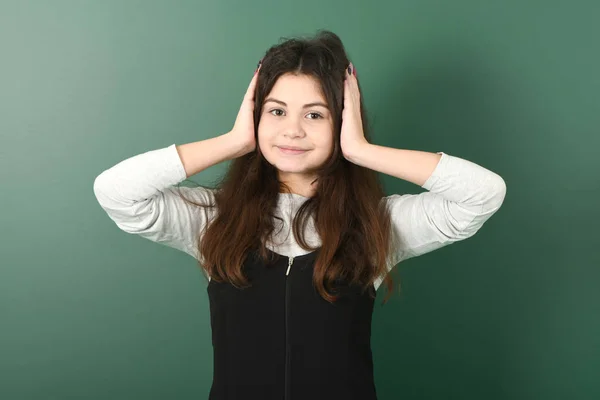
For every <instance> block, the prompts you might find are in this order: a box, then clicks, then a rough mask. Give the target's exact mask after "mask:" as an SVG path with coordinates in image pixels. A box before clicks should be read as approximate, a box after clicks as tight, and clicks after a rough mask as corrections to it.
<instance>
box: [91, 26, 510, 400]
mask: <svg viewBox="0 0 600 400" xmlns="http://www.w3.org/2000/svg"><path fill="white" fill-rule="evenodd" d="M261 62H262V63H259V66H258V68H257V70H256V71H255V73H254V77H253V78H252V81H251V82H250V85H249V87H248V90H247V92H246V94H245V96H244V99H243V102H242V105H241V108H240V110H239V113H238V115H237V119H236V121H235V124H234V127H233V129H232V130H231V131H230V132H227V133H225V134H223V135H220V136H217V137H214V138H210V139H206V140H202V141H198V142H194V143H188V144H183V145H175V144H173V145H171V146H169V147H165V148H162V149H157V150H153V151H149V152H145V153H142V154H139V155H136V156H134V157H131V158H129V159H126V160H124V161H122V162H120V163H118V164H117V165H115V166H113V167H112V168H110V169H108V170H106V171H104V172H102V173H101V174H100V175H99V176H98V177H97V178H96V180H95V182H94V192H95V194H96V197H97V199H98V202H99V203H100V205H101V206H102V208H103V209H104V210H105V211H106V212H107V213H108V215H109V217H110V218H111V219H112V220H113V221H114V222H115V223H116V224H117V226H118V227H119V228H120V229H122V230H123V231H125V232H129V233H134V234H137V235H140V236H142V237H145V238H147V239H150V240H152V241H155V242H158V243H163V244H165V245H168V246H171V247H174V248H177V249H179V250H182V251H185V252H186V253H188V254H190V255H191V256H193V257H194V258H195V259H196V260H198V262H199V264H200V266H201V267H202V268H203V270H204V271H205V273H206V275H207V277H208V279H209V283H208V288H207V292H208V297H209V304H210V322H211V328H212V343H213V348H214V354H213V355H214V368H213V373H214V375H213V383H212V388H211V391H210V397H209V398H210V399H261V400H267V399H281V398H284V399H286V400H290V399H303V400H305V399H314V400H318V399H332V398H333V399H361V400H366V399H376V391H375V385H374V379H373V363H372V357H371V347H370V337H371V336H370V335H371V316H372V311H373V302H374V298H375V296H376V290H377V289H378V287H379V286H380V284H381V283H382V282H384V281H385V282H386V286H387V290H388V296H389V294H390V293H391V291H392V290H393V289H392V286H393V285H392V278H391V275H389V274H388V272H389V271H390V270H391V269H392V268H393V267H394V266H395V265H396V264H398V263H399V262H401V261H403V260H406V259H408V258H411V257H416V256H419V255H422V254H425V253H428V252H431V251H433V250H436V249H439V248H441V247H443V246H446V245H448V244H451V243H454V242H457V241H459V240H464V239H466V238H469V237H471V236H473V235H474V234H475V233H476V232H477V231H478V230H479V229H480V228H481V226H482V225H483V224H484V222H485V221H486V220H487V219H489V218H490V217H491V216H492V215H493V214H494V213H495V212H496V211H497V210H498V209H499V208H500V206H501V204H502V202H503V200H504V196H505V193H506V186H505V183H504V181H503V179H502V178H501V177H500V176H499V175H497V174H496V173H494V172H492V171H489V170H487V169H485V168H483V167H481V166H479V165H477V164H474V163H472V162H470V161H467V160H464V159H461V158H458V157H454V156H450V155H448V154H446V153H443V152H439V153H429V152H423V151H414V150H404V149H394V148H389V147H383V146H378V145H374V144H371V143H370V140H369V127H368V123H367V122H366V115H365V112H364V109H363V103H362V99H361V96H360V90H359V84H358V80H357V76H356V69H355V68H354V66H353V65H352V64H351V63H349V61H348V58H347V56H346V52H345V50H344V47H343V45H342V42H341V41H340V39H339V37H338V36H336V35H335V34H333V33H332V32H328V31H321V32H319V34H318V35H317V36H316V37H314V38H312V39H304V40H301V39H289V40H287V41H285V42H282V43H280V44H278V45H276V46H273V47H272V48H270V49H269V50H268V51H267V53H266V54H265V56H264V58H263V59H262V60H261ZM225 160H232V162H231V165H230V167H229V170H228V171H227V174H226V175H225V177H224V179H223V180H222V181H221V182H220V183H219V184H218V185H217V187H216V188H206V187H202V186H199V187H191V188H190V187H185V186H180V185H179V184H180V183H181V182H183V181H184V180H186V179H187V178H188V177H190V176H192V175H195V174H197V173H199V172H200V171H203V170H204V169H206V168H208V167H210V166H212V165H215V164H217V163H220V162H222V161H225ZM377 172H381V173H385V174H388V175H391V176H394V177H397V178H399V179H404V180H407V181H409V182H413V183H414V184H416V185H419V186H421V187H423V188H425V189H427V191H426V192H423V193H421V194H417V195H415V194H404V195H400V194H393V195H391V196H385V194H384V192H383V189H382V185H381V184H380V182H379V180H378V175H377ZM182 194H185V195H182ZM386 301H387V297H386V299H385V300H384V303H385V302H386Z"/></svg>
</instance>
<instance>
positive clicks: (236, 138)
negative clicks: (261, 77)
mask: <svg viewBox="0 0 600 400" xmlns="http://www.w3.org/2000/svg"><path fill="white" fill-rule="evenodd" d="M261 64H262V61H261V62H259V63H258V68H257V69H256V71H254V76H253V77H252V81H250V85H249V86H248V90H246V94H245V95H244V99H243V101H242V105H241V107H240V110H239V112H238V115H237V118H236V119H235V124H234V126H233V129H232V130H231V131H230V132H229V133H228V137H229V138H230V140H232V141H233V142H234V143H235V145H236V147H237V146H239V148H241V149H242V151H241V153H240V154H241V155H243V154H246V153H249V152H251V151H254V149H255V148H256V140H255V139H254V93H255V91H256V81H257V80H258V72H259V71H260V67H261Z"/></svg>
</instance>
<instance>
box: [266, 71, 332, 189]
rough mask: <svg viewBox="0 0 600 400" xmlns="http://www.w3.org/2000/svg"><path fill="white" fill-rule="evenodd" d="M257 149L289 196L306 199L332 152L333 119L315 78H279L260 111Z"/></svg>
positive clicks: (290, 76) (291, 76)
mask: <svg viewBox="0 0 600 400" xmlns="http://www.w3.org/2000/svg"><path fill="white" fill-rule="evenodd" d="M258 145H259V146H260V151H261V152H262V154H263V155H264V157H265V158H266V160H267V161H268V162H269V163H270V164H272V165H274V166H275V167H276V168H277V170H278V177H279V180H280V181H282V182H285V183H286V184H288V185H289V186H290V187H291V188H292V192H294V193H297V194H301V195H304V196H307V197H310V194H311V193H312V190H313V187H311V182H312V181H313V180H314V179H315V178H316V176H315V173H314V170H315V168H317V167H319V166H321V165H322V164H323V163H324V162H325V161H326V160H327V159H328V158H329V156H330V154H331V152H332V150H333V119H332V116H331V113H330V112H329V110H328V108H327V103H326V101H325V99H324V98H323V95H322V94H321V90H320V86H319V82H318V81H317V80H316V79H315V78H313V77H310V76H307V75H293V74H289V73H288V74H285V75H282V76H280V77H279V79H278V80H277V82H276V83H275V85H274V86H273V89H272V90H271V93H269V95H268V96H267V97H266V99H265V102H264V105H263V108H262V110H261V118H260V123H259V125H258ZM286 147H294V148H298V149H300V150H298V151H291V150H288V151H286V150H285V148H286Z"/></svg>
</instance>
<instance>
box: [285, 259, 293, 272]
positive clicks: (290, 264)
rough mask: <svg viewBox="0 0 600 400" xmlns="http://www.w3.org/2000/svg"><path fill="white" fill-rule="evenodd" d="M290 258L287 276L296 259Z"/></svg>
mask: <svg viewBox="0 0 600 400" xmlns="http://www.w3.org/2000/svg"><path fill="white" fill-rule="evenodd" d="M288 258H289V262H288V269H287V272H286V273H285V274H286V276H287V275H288V274H289V273H290V268H291V267H292V263H293V262H294V257H288Z"/></svg>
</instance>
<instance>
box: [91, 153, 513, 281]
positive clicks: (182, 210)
mask: <svg viewBox="0 0 600 400" xmlns="http://www.w3.org/2000/svg"><path fill="white" fill-rule="evenodd" d="M438 154H441V155H442V157H441V159H440V161H439V163H438V165H437V166H436V168H435V170H434V171H433V173H432V175H431V176H430V177H429V179H428V180H427V181H426V182H425V184H424V185H423V186H422V187H423V188H424V189H426V190H427V191H425V192H422V193H419V194H392V195H390V196H387V197H385V198H384V200H385V201H386V205H387V206H388V207H389V209H390V214H391V218H392V226H393V235H394V237H395V238H396V241H397V243H398V245H397V248H395V251H394V252H393V253H392V254H391V255H390V260H389V263H388V271H389V270H391V269H392V268H393V267H394V266H395V265H396V264H398V263H399V262H401V261H403V260H406V259H409V258H412V257H416V256H419V255H422V254H425V253H428V252H431V251H433V250H436V249H439V248H441V247H443V246H446V245H448V244H451V243H454V242H457V241H460V240H464V239H467V238H469V237H471V236H473V235H474V234H475V233H476V232H477V231H478V230H479V229H480V228H481V226H482V225H483V224H484V222H485V221H487V220H488V219H489V218H490V217H491V216H492V215H493V214H494V213H495V212H496V211H497V210H498V209H499V208H500V206H501V205H502V202H503V201H504V197H505V194H506V185H505V183H504V180H503V179H502V177H500V176H499V175H498V174H496V173H494V172H492V171H490V170H488V169H486V168H484V167H481V166H479V165H477V164H475V163H473V162H471V161H468V160H465V159H462V158H458V157H454V156H451V155H448V154H446V153H444V152H439V153H438ZM185 179H186V173H185V169H184V167H183V163H182V162H181V159H180V157H179V154H178V152H177V149H176V147H175V144H172V145H170V146H168V147H165V148H160V149H156V150H151V151H147V152H145V153H141V154H138V155H135V156H133V157H130V158H128V159H125V160H123V161H121V162H119V163H118V164H116V165H114V166H113V167H111V168H109V169H107V170H105V171H103V172H102V173H101V174H100V175H98V176H97V177H96V179H95V181H94V193H95V195H96V198H97V200H98V203H99V204H100V206H101V207H102V208H103V209H104V210H105V211H106V213H107V214H108V216H109V217H110V218H111V219H112V220H113V221H114V222H115V223H116V225H117V226H118V227H119V228H120V229H121V230H123V231H125V232H128V233H131V234H136V235H139V236H141V237H144V238H146V239H149V240H151V241H153V242H156V243H162V244H164V245H166V246H169V247H172V248H175V249H178V250H181V251H184V252H186V253H187V254H189V255H191V256H192V257H194V258H195V259H196V260H201V255H200V254H198V248H197V244H198V239H199V234H200V232H201V230H202V229H203V227H204V226H205V225H206V224H207V223H208V222H210V220H211V219H212V218H213V217H214V215H215V213H216V210H215V209H214V208H213V209H208V213H207V215H205V213H204V211H203V210H202V209H200V208H199V207H196V206H194V205H190V204H188V203H186V202H185V201H184V200H183V199H181V198H180V197H179V195H178V193H177V190H178V188H175V187H174V186H175V185H177V184H179V183H181V182H182V181H184V180H185ZM179 190H181V192H182V194H183V195H184V196H185V197H186V198H188V199H192V200H195V201H197V202H202V203H205V204H207V203H209V202H212V199H213V197H212V196H213V191H212V190H211V189H205V188H202V187H193V188H190V187H185V186H180V187H179ZM306 199H307V197H304V196H301V195H298V194H289V193H279V198H278V208H277V210H276V214H277V215H278V216H279V217H280V218H282V219H283V221H284V222H283V227H282V228H283V229H279V228H280V225H279V224H278V220H275V224H276V225H275V231H274V237H273V238H272V239H271V241H270V242H268V243H266V246H267V247H268V248H270V249H271V250H273V251H274V252H276V253H278V254H281V255H284V256H294V257H295V256H299V255H303V254H306V253H307V251H306V250H304V249H303V248H301V247H300V246H299V245H298V243H297V242H296V240H295V238H294V235H293V233H292V232H291V224H292V219H293V216H294V215H295V213H296V210H297V209H298V207H299V206H300V205H301V204H302V202H304V201H305V200H306ZM207 217H208V218H207ZM306 237H307V240H308V242H309V244H310V245H314V246H319V245H320V244H321V242H320V238H319V237H318V234H317V232H316V230H315V229H314V224H313V220H312V219H309V223H308V226H307V232H306ZM383 278H384V277H380V278H379V279H378V280H377V281H376V282H375V289H377V288H378V287H379V286H380V284H381V282H382V281H383ZM208 279H210V277H208Z"/></svg>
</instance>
